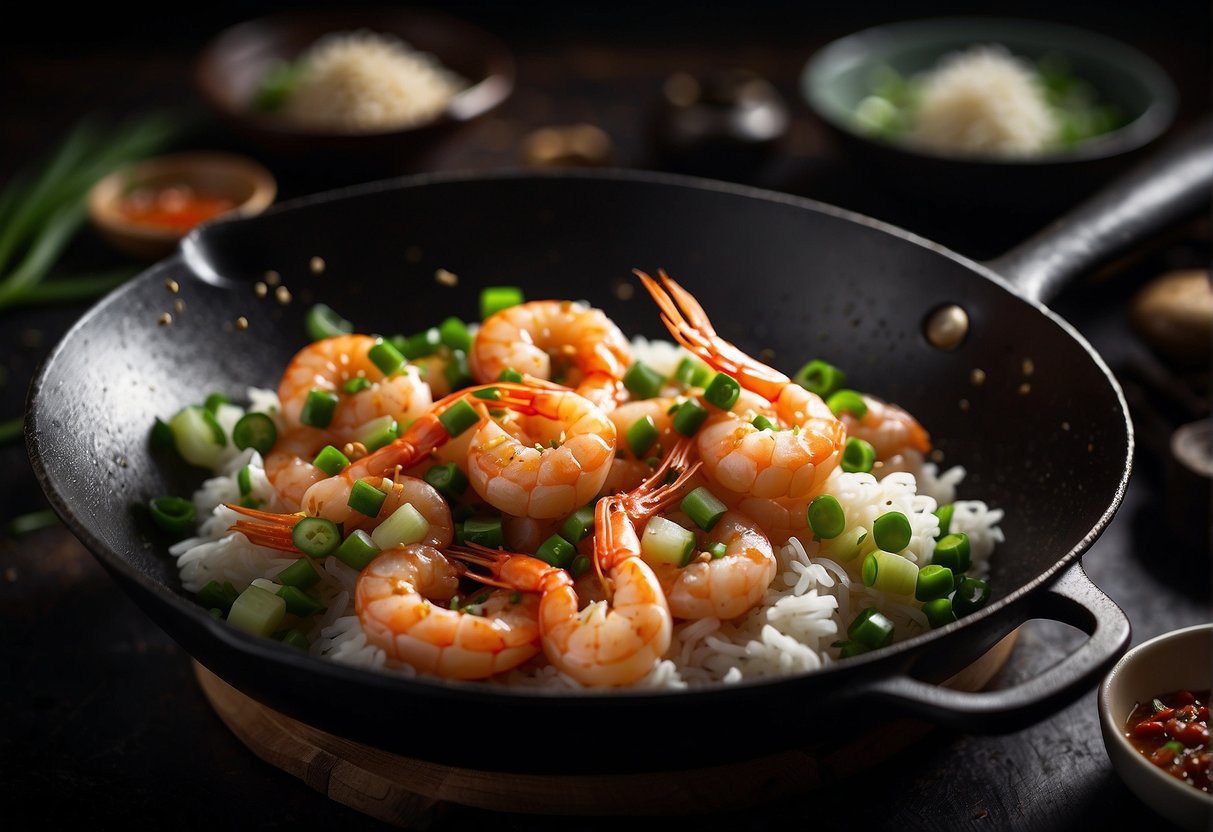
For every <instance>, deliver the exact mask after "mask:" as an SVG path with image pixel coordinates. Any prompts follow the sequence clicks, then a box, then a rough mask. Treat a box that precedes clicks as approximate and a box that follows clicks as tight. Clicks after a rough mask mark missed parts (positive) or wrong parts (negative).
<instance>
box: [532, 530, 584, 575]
mask: <svg viewBox="0 0 1213 832" xmlns="http://www.w3.org/2000/svg"><path fill="white" fill-rule="evenodd" d="M576 556H577V547H576V546H574V545H573V544H572V543H570V542H569V541H567V540H565V539H564V538H563V537H561V536H560V535H558V534H554V535H552V536H551V537H549V538H548V539H547V540H545V541H543V543H541V544H540V546H539V548H538V549H536V550H535V557H537V558H539V559H540V560H542V561H546V562H548V563H550V564H551V565H552V566H555V567H558V568H560V569H567V568H569V566H571V565H572V563H573V558H574V557H576Z"/></svg>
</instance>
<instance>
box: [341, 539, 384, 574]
mask: <svg viewBox="0 0 1213 832" xmlns="http://www.w3.org/2000/svg"><path fill="white" fill-rule="evenodd" d="M378 554H379V547H378V546H376V545H375V541H373V540H371V536H370V534H368V533H367V532H365V531H363V530H362V529H355V530H354V531H353V532H351V533H350V536H349V537H347V538H346V539H345V540H343V541H341V545H340V546H338V547H337V549H336V550H335V551H334V552H333V557H335V558H337V560H339V561H341V562H342V563H344V564H345V565H346V566H348V567H350V568H351V569H357V570H358V571H362V570H363V569H365V568H366V565H367V564H368V563H370V562H371V561H373V560H374V559H375V556H376V555H378Z"/></svg>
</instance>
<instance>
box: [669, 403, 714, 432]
mask: <svg viewBox="0 0 1213 832" xmlns="http://www.w3.org/2000/svg"><path fill="white" fill-rule="evenodd" d="M707 419H708V411H707V408H705V407H704V406H703V405H701V404H700V403H699V402H697V401H695V400H694V399H687V400H686V401H685V402H683V403H682V404H680V405H678V408H677V409H676V410H675V411H674V416H673V419H672V421H673V423H674V430H676V431H678V432H679V433H681V434H682V435H683V436H694V435H695V434H696V433H697V432H698V431H699V429H700V428H701V427H703V423H704V422H706V421H707Z"/></svg>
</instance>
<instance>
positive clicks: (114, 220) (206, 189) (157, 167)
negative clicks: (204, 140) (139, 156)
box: [88, 151, 278, 260]
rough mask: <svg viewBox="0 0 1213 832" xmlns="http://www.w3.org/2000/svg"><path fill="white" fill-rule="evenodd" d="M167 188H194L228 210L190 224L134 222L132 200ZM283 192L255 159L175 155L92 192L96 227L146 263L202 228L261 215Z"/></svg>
mask: <svg viewBox="0 0 1213 832" xmlns="http://www.w3.org/2000/svg"><path fill="white" fill-rule="evenodd" d="M162 189H173V190H174V191H180V190H181V189H188V193H190V194H192V195H194V196H199V197H203V198H208V199H221V200H223V201H224V203H225V205H226V207H223V208H222V209H221V211H220V213H217V214H215V215H213V216H206V218H205V219H202V220H200V221H198V222H192V223H188V224H187V223H186V222H185V221H184V220H183V221H182V222H180V223H174V224H171V225H169V224H159V223H156V224H151V223H148V222H140V221H137V220H136V219H133V218H132V215H131V213H130V212H129V210H128V206H129V202H128V199H129V198H130V197H131V195H132V194H136V193H155V192H158V191H161V190H162ZM277 193H278V186H277V182H276V180H275V179H274V176H273V174H271V173H270V172H269V171H268V170H266V169H265V168H264V167H263V166H262V165H260V164H259V163H257V162H255V161H253V160H252V159H249V158H246V157H244V156H239V155H234V154H230V153H211V152H202V151H198V152H185V153H172V154H167V155H164V156H156V157H153V158H150V159H145V160H142V161H139V162H135V163H132V164H130V165H126V166H124V167H122V168H119V169H118V170H115V171H114V172H112V173H110V174H109V175H107V176H105V177H104V178H102V179H101V180H100V181H98V182H97V184H95V185H94V186H93V187H92V189H91V190H90V191H89V194H88V213H89V218H90V219H91V220H92V224H93V226H94V227H95V228H96V229H97V231H98V232H99V233H100V234H101V236H102V237H104V238H105V239H106V240H107V241H108V242H110V243H111V244H113V245H114V246H115V247H116V248H118V249H120V250H122V251H124V252H126V253H127V254H131V255H133V256H135V257H138V258H140V259H143V260H158V259H160V258H161V257H165V256H167V255H168V254H170V253H171V252H172V251H173V250H174V249H175V248H176V247H177V244H178V243H179V242H180V240H181V238H182V237H184V236H185V235H186V234H188V233H189V232H190V231H192V230H193V229H194V228H195V227H197V225H200V224H202V223H203V222H210V221H213V220H217V219H220V218H224V217H227V218H232V217H250V216H253V215H255V214H259V213H261V212H262V211H264V210H265V209H266V208H268V207H269V206H270V204H271V203H273V201H274V198H275V196H277Z"/></svg>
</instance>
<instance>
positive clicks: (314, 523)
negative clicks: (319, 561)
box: [291, 517, 341, 558]
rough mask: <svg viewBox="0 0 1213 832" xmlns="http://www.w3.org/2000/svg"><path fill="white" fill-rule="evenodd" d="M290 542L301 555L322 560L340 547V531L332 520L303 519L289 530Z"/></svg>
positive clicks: (319, 518) (318, 518)
mask: <svg viewBox="0 0 1213 832" xmlns="http://www.w3.org/2000/svg"><path fill="white" fill-rule="evenodd" d="M291 542H292V543H294V544H295V548H296V549H298V550H299V551H300V552H303V554H305V555H307V556H309V557H313V558H322V557H326V556H327V555H331V554H332V553H333V552H335V551H336V550H337V547H338V546H340V545H341V530H340V529H338V528H337V524H336V523H334V522H333V521H332V520H327V519H325V518H323V517H304V518H302V519H301V520H299V522H297V523H296V524H295V527H294V528H293V529H291Z"/></svg>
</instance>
